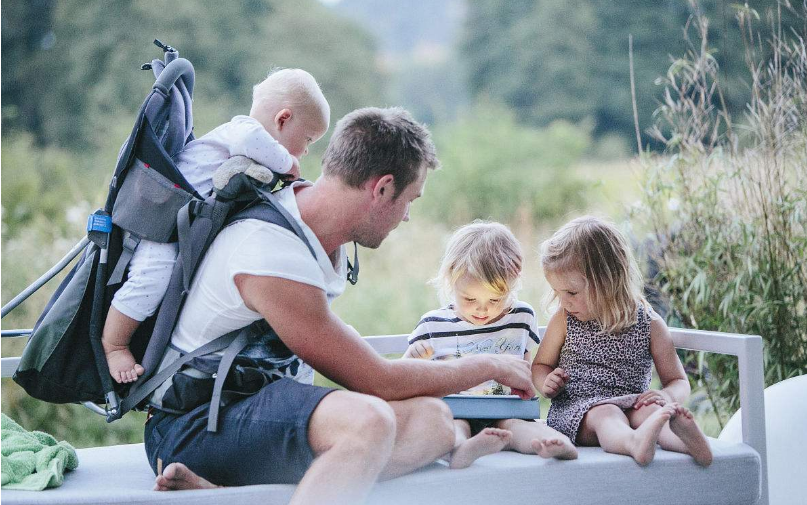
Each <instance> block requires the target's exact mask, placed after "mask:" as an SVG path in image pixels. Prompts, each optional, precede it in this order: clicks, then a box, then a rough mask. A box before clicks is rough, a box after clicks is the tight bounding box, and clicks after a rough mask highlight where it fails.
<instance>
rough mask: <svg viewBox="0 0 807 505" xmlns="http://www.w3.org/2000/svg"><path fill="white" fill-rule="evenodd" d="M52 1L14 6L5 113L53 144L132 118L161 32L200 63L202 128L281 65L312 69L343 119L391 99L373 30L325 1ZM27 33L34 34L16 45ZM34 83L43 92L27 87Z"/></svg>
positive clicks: (71, 143) (94, 139)
mask: <svg viewBox="0 0 807 505" xmlns="http://www.w3.org/2000/svg"><path fill="white" fill-rule="evenodd" d="M40 3H41V4H43V5H44V6H46V7H47V8H46V9H45V8H43V9H42V10H41V12H39V11H36V10H34V6H31V7H28V4H25V3H23V4H19V3H16V4H15V3H13V2H6V3H4V4H3V19H2V24H3V56H4V62H3V63H4V68H3V97H4V108H3V122H4V125H5V124H6V123H7V122H8V124H9V125H20V127H21V128H23V129H25V130H27V131H30V132H31V133H32V134H33V135H34V136H35V138H36V139H37V141H38V143H39V144H41V145H47V144H56V145H61V146H67V147H71V148H88V147H98V145H99V137H101V136H102V135H103V134H102V133H100V132H106V131H107V130H108V128H109V124H110V123H115V122H124V123H130V122H131V118H132V117H133V115H134V114H135V112H136V111H137V107H138V106H139V104H140V103H141V101H142V100H143V97H144V96H145V94H146V92H147V91H148V89H149V87H150V84H151V81H152V80H153V77H152V76H151V74H150V72H140V71H139V70H138V68H139V66H140V65H141V64H142V63H144V62H146V61H149V60H151V59H152V58H155V57H159V56H160V52H159V50H157V48H155V47H154V46H152V45H151V41H152V40H153V39H154V38H159V39H161V40H162V41H163V42H166V43H169V44H171V45H172V46H174V47H177V48H178V49H179V50H180V55H181V56H184V57H187V58H189V59H190V60H191V61H192V62H193V63H194V66H195V69H196V73H197V80H196V82H197V86H196V92H195V106H196V107H195V109H196V118H197V124H198V125H199V126H200V128H199V129H198V130H197V131H199V132H200V133H205V132H206V131H207V130H209V129H210V128H212V127H213V126H215V125H217V124H219V123H221V122H223V121H226V120H228V119H229V118H230V117H232V116H233V115H235V114H239V113H245V112H246V111H247V110H248V109H249V104H250V98H251V90H252V86H253V85H254V84H255V83H257V82H259V81H260V80H261V79H263V78H264V77H265V76H266V74H267V73H268V72H269V70H270V69H271V68H272V67H275V66H294V67H301V68H304V69H306V70H309V71H310V72H311V73H312V74H313V75H314V76H315V77H316V78H317V79H318V81H319V82H320V83H321V85H322V88H323V91H324V92H325V95H326V96H327V97H328V98H329V100H330V101H331V105H332V114H333V117H334V118H338V117H341V115H342V114H344V113H346V112H347V111H349V110H352V109H353V108H356V107H358V106H361V105H367V104H368V103H370V104H378V103H381V102H383V96H382V92H381V90H382V89H383V81H382V79H381V77H380V74H379V73H378V72H377V71H376V68H375V62H374V54H375V49H374V45H373V42H372V40H371V39H370V37H369V35H367V34H366V33H365V32H364V31H362V30H361V29H359V28H357V27H355V26H354V25H353V24H351V23H350V22H348V21H346V20H344V19H342V18H340V17H338V16H337V15H335V14H334V13H332V12H331V11H330V10H329V9H328V8H327V7H325V6H323V5H322V4H320V3H319V2H317V1H316V0H304V1H303V2H295V3H293V4H291V3H288V2H282V1H280V0H252V1H247V2H236V3H233V4H226V5H225V4H222V3H220V2H218V3H216V2H204V1H201V0H189V1H187V2H168V1H166V0H159V1H156V2H155V1H145V0H139V1H128V0H127V1H123V0H117V1H101V0H89V1H86V0H64V1H62V2H57V3H54V4H53V5H52V6H51V4H50V3H48V2H39V3H37V4H34V5H39V4H40ZM41 24H44V25H47V27H48V28H47V29H46V28H43V27H42V26H40V25H41ZM7 33H8V36H7ZM42 33H45V35H44V36H43V35H42ZM18 34H27V36H28V38H30V39H32V40H33V41H34V42H31V43H30V44H28V45H24V44H22V43H20V42H16V40H17V39H18ZM43 37H44V39H46V40H47V41H48V44H47V45H46V46H43V45H42V43H41V40H43ZM36 41H40V42H36ZM37 44H39V45H37ZM7 51H8V52H7ZM7 76H8V77H7ZM29 84H31V85H33V86H34V89H35V92H22V91H19V90H20V89H21V88H22V87H24V86H26V85H29ZM7 90H9V91H10V94H9V95H6V92H7ZM29 117H30V118H31V119H26V118H29ZM122 140H123V139H122V138H121V139H120V140H119V142H120V141H122Z"/></svg>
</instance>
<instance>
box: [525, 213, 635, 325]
mask: <svg viewBox="0 0 807 505" xmlns="http://www.w3.org/2000/svg"><path fill="white" fill-rule="evenodd" d="M541 266H542V267H543V269H544V272H545V273H546V272H553V273H556V274H563V273H567V272H578V273H580V274H581V275H582V276H583V277H584V278H585V280H586V289H587V290H588V292H589V300H590V305H591V306H590V307H589V310H591V311H592V312H593V314H594V315H595V317H596V319H597V320H598V321H599V323H600V325H601V326H602V329H603V331H605V332H608V333H613V332H619V331H621V330H623V329H625V328H627V327H628V326H631V325H633V324H635V323H636V320H637V317H638V316H637V310H638V305H639V304H640V303H641V304H643V305H644V306H645V307H647V306H648V303H647V301H646V300H645V298H644V295H643V293H642V290H643V280H642V274H641V272H640V271H639V267H638V265H637V264H636V260H635V259H634V257H633V252H632V251H631V248H630V246H629V245H628V242H627V240H626V239H625V237H624V236H623V235H622V233H620V231H619V230H618V229H617V228H616V226H614V225H613V224H612V223H609V222H606V221H604V220H602V219H599V218H596V217H593V216H583V217H579V218H577V219H574V220H572V221H569V222H568V223H566V224H565V225H564V226H563V227H561V228H560V229H559V230H558V231H557V232H555V234H554V235H552V237H551V238H549V240H546V241H545V242H544V243H543V244H542V245H541ZM555 298H557V294H554V295H553V296H552V297H551V299H552V300H554V299H555Z"/></svg>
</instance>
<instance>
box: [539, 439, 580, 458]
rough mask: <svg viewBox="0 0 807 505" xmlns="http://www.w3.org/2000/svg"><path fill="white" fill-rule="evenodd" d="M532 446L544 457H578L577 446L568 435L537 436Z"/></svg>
mask: <svg viewBox="0 0 807 505" xmlns="http://www.w3.org/2000/svg"><path fill="white" fill-rule="evenodd" d="M530 446H531V447H532V449H533V450H534V451H535V454H537V455H539V456H541V457H542V458H557V459H577V448H576V447H575V446H574V444H573V443H572V442H571V441H570V440H569V439H568V438H566V437H549V438H545V439H543V440H541V439H539V438H536V439H535V440H533V441H532V442H531V443H530Z"/></svg>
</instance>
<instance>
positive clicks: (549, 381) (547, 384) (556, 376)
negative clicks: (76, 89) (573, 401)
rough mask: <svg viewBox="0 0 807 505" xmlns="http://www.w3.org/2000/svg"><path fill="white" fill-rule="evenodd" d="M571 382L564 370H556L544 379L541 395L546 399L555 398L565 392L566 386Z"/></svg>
mask: <svg viewBox="0 0 807 505" xmlns="http://www.w3.org/2000/svg"><path fill="white" fill-rule="evenodd" d="M568 382H569V374H568V373H566V370H564V369H562V368H556V369H554V370H552V372H550V374H549V375H547V376H546V379H544V383H543V385H542V386H541V394H542V395H544V396H545V397H546V398H554V397H556V396H557V395H558V393H560V392H561V391H563V388H565V387H566V384H567V383H568Z"/></svg>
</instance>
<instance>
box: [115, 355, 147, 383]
mask: <svg viewBox="0 0 807 505" xmlns="http://www.w3.org/2000/svg"><path fill="white" fill-rule="evenodd" d="M106 362H107V365H109V375H111V376H112V378H113V379H115V381H116V382H118V383H119V384H123V383H127V382H134V381H136V380H137V378H138V376H140V375H143V372H144V371H145V369H144V368H143V367H142V366H140V365H139V364H137V363H135V359H134V356H133V355H132V352H131V351H130V350H129V348H128V347H125V346H123V347H118V348H116V349H112V350H107V351H106Z"/></svg>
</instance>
